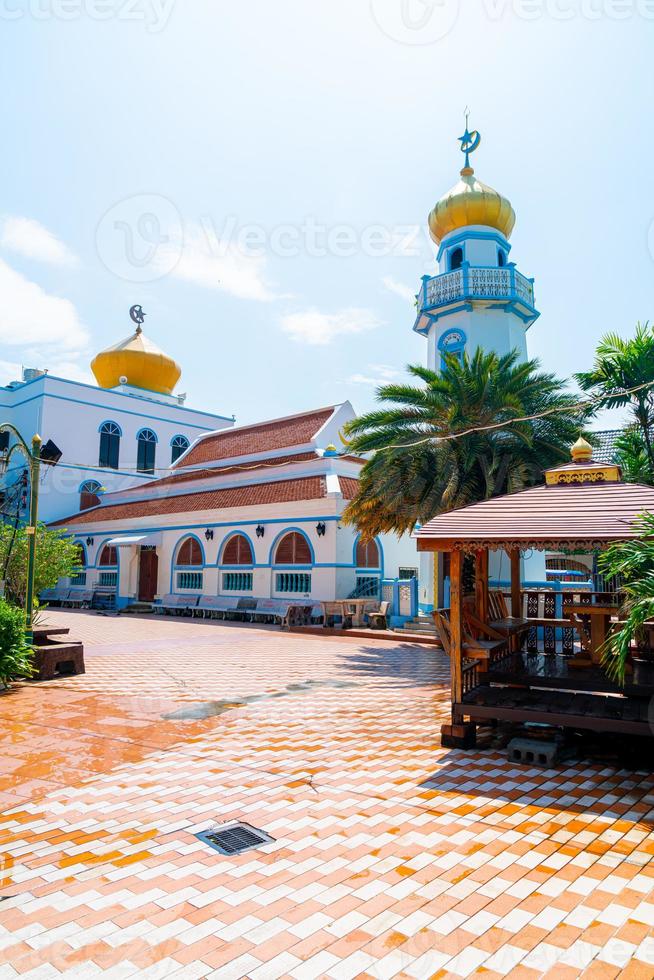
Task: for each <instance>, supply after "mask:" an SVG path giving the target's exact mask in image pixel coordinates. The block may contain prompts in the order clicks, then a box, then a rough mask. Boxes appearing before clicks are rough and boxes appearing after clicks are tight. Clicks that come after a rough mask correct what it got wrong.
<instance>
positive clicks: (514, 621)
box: [488, 589, 532, 648]
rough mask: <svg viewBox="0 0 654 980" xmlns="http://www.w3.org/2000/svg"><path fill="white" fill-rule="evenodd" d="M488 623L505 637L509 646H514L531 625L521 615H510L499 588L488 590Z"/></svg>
mask: <svg viewBox="0 0 654 980" xmlns="http://www.w3.org/2000/svg"><path fill="white" fill-rule="evenodd" d="M488 624H489V626H490V627H491V629H493V630H495V632H496V633H499V634H500V636H503V637H505V639H506V640H507V641H508V643H509V646H510V647H512V648H516V647H517V646H518V645H519V643H520V638H521V637H522V636H524V634H525V633H527V632H528V631H529V628H530V626H531V625H532V624H531V623H530V622H529V620H528V619H525V618H524V617H523V616H512V615H511V614H510V613H509V607H508V606H507V604H506V597H505V595H504V593H503V592H501V591H500V590H499V589H489V590H488Z"/></svg>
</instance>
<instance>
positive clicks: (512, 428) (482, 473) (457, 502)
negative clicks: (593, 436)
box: [344, 348, 585, 537]
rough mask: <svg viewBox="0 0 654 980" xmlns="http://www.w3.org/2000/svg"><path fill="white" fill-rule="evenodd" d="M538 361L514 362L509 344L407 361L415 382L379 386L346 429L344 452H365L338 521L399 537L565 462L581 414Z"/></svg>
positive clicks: (365, 532) (534, 479)
mask: <svg viewBox="0 0 654 980" xmlns="http://www.w3.org/2000/svg"><path fill="white" fill-rule="evenodd" d="M538 366H539V365H538V361H537V360H530V361H525V362H522V363H520V362H519V360H518V353H517V352H516V351H514V352H512V353H511V354H505V355H503V356H500V355H498V354H496V353H493V352H486V351H483V350H482V349H481V348H478V349H477V351H476V352H475V353H474V354H473V356H472V358H468V357H467V356H466V357H464V359H463V360H462V361H459V359H458V358H457V357H456V356H454V355H449V356H448V357H447V358H446V364H445V367H444V370H443V371H442V373H436V372H434V371H430V370H429V369H428V368H424V367H420V366H413V367H409V369H408V370H409V373H410V374H411V375H412V376H413V377H414V378H416V379H418V380H419V381H420V382H422V384H419V385H411V384H390V385H384V386H383V387H381V388H379V389H378V391H377V400H378V401H379V402H381V403H383V405H382V407H381V408H379V409H378V410H376V411H372V412H368V413H367V414H366V415H362V416H360V417H359V418H357V419H355V420H353V421H352V422H350V423H348V425H347V427H346V435H348V436H351V437H352V439H351V441H350V443H349V444H348V445H349V450H350V451H351V452H356V453H373V455H372V457H371V458H370V459H369V460H368V461H367V462H366V464H365V466H364V467H363V469H362V471H361V475H360V479H359V492H358V494H357V496H356V498H355V499H354V500H352V501H351V502H350V504H349V505H348V507H347V508H346V510H345V513H344V520H345V521H346V522H347V523H350V524H355V525H356V526H357V527H358V528H359V530H360V531H361V533H362V534H363V536H364V537H373V536H374V535H376V534H379V533H381V532H383V531H395V532H396V533H397V534H401V533H403V532H405V531H410V530H412V529H413V528H414V527H415V526H416V524H418V523H422V522H424V521H426V520H428V519H429V518H431V517H433V516H434V515H435V514H439V513H442V512H443V511H447V510H452V509H453V508H455V507H462V506H464V505H465V504H469V503H473V502H475V501H478V500H485V499H487V498H488V497H494V496H497V495H498V494H502V493H506V492H510V491H513V490H519V489H521V488H523V487H526V486H531V485H533V484H535V483H538V482H541V481H542V473H543V469H544V468H546V467H547V466H551V465H554V464H556V463H560V462H565V461H566V460H568V459H569V448H570V445H571V444H572V443H573V442H574V441H575V440H576V438H577V436H578V435H579V430H580V427H581V426H582V425H583V422H584V419H585V413H583V412H581V411H580V410H579V409H577V408H575V407H574V404H575V399H574V398H573V396H571V395H568V394H565V393H564V392H563V390H562V382H560V381H559V380H558V379H557V378H556V377H554V375H552V374H544V373H541V372H540V371H539V370H538ZM543 412H547V413H549V414H547V415H545V416H544V417H542V418H538V419H535V420H533V421H516V419H518V418H520V417H523V416H531V415H539V414H542V413H543ZM487 426H494V428H491V429H488V428H486V429H483V427H487ZM479 429H483V431H478V430H479ZM452 436H454V437H455V438H452Z"/></svg>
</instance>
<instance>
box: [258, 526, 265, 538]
mask: <svg viewBox="0 0 654 980" xmlns="http://www.w3.org/2000/svg"><path fill="white" fill-rule="evenodd" d="M265 533H266V529H265V527H264V526H263V524H258V525H257V537H258V538H262V537H263V536H264V534H265Z"/></svg>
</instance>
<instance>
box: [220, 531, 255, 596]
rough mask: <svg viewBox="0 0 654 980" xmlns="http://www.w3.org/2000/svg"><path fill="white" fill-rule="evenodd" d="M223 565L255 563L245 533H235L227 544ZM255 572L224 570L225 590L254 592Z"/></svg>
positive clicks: (223, 581)
mask: <svg viewBox="0 0 654 980" xmlns="http://www.w3.org/2000/svg"><path fill="white" fill-rule="evenodd" d="M221 565H235V566H241V569H242V568H243V566H244V565H254V557H253V555H252V546H251V545H250V542H249V541H248V539H247V538H246V537H245V535H244V534H234V535H233V536H232V537H231V538H230V539H229V540H228V542H227V544H226V545H225V548H224V550H223V559H222V562H221ZM253 578H254V576H253V573H252V572H246V571H243V570H241V571H233V572H223V574H222V583H223V592H252V583H253Z"/></svg>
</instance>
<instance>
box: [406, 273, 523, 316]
mask: <svg viewBox="0 0 654 980" xmlns="http://www.w3.org/2000/svg"><path fill="white" fill-rule="evenodd" d="M475 299H478V300H485V299H496V300H505V301H507V302H510V301H514V302H518V303H519V304H521V305H524V306H525V307H527V308H528V309H529V310H534V284H533V280H531V279H527V277H526V276H523V275H522V273H521V272H518V270H517V269H515V268H514V267H513V266H507V267H506V268H498V267H496V266H488V267H487V266H468V265H464V266H463V267H462V268H460V269H456V270H455V271H454V272H444V273H441V275H438V276H433V277H432V278H431V279H424V280H423V285H422V289H421V291H420V293H419V294H418V306H419V309H420V310H431V309H437V308H438V307H442V306H450V305H451V304H453V303H457V302H460V301H468V300H475ZM534 313H535V310H534Z"/></svg>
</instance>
